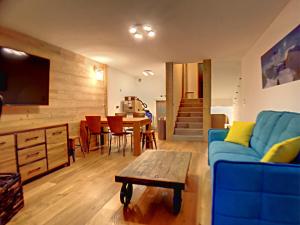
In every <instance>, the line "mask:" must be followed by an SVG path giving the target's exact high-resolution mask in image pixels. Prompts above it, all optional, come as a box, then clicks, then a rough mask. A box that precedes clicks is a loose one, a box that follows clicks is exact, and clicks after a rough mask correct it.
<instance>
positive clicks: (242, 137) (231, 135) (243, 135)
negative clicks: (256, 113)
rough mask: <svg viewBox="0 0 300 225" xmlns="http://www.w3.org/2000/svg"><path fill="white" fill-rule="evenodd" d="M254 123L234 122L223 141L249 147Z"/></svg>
mask: <svg viewBox="0 0 300 225" xmlns="http://www.w3.org/2000/svg"><path fill="white" fill-rule="evenodd" d="M254 125H255V123H253V122H240V121H234V122H233V124H232V127H231V128H230V130H229V132H228V134H227V137H226V138H225V141H228V142H232V143H236V144H240V145H243V146H246V147H249V141H250V137H251V135H252V130H253V128H254Z"/></svg>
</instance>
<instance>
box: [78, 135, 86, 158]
mask: <svg viewBox="0 0 300 225" xmlns="http://www.w3.org/2000/svg"><path fill="white" fill-rule="evenodd" d="M78 140H79V145H80V150H81V153H82V154H83V158H85V153H84V150H83V148H82V143H81V138H80V137H79V138H78Z"/></svg>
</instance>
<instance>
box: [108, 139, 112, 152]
mask: <svg viewBox="0 0 300 225" xmlns="http://www.w3.org/2000/svg"><path fill="white" fill-rule="evenodd" d="M111 140H112V137H110V138H109V149H108V155H110V153H111Z"/></svg>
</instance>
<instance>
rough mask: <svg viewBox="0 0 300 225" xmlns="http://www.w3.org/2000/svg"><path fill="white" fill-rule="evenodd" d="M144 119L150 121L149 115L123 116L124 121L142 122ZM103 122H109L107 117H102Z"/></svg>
mask: <svg viewBox="0 0 300 225" xmlns="http://www.w3.org/2000/svg"><path fill="white" fill-rule="evenodd" d="M142 121H150V119H148V118H147V117H143V118H138V117H123V122H142ZM101 122H107V118H106V117H103V118H102V117H101Z"/></svg>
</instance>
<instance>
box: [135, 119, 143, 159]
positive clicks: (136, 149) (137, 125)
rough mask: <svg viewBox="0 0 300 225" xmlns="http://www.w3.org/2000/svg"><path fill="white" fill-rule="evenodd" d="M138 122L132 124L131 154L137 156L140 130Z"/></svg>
mask: <svg viewBox="0 0 300 225" xmlns="http://www.w3.org/2000/svg"><path fill="white" fill-rule="evenodd" d="M140 127H141V126H140V124H135V125H134V126H133V139H134V140H133V146H134V147H133V155H135V156H138V155H140V154H141V132H140Z"/></svg>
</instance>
